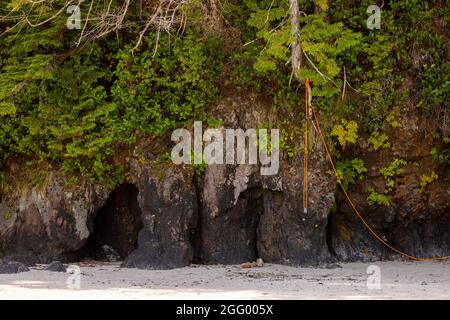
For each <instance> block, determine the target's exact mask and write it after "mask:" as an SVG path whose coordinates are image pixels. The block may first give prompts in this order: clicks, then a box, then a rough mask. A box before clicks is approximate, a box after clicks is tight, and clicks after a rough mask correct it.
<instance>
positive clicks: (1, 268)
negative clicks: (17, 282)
mask: <svg viewBox="0 0 450 320" xmlns="http://www.w3.org/2000/svg"><path fill="white" fill-rule="evenodd" d="M27 271H30V269H28V267H27V266H26V265H25V264H23V263H21V262H17V261H9V262H5V263H3V264H2V265H0V274H11V273H20V272H27Z"/></svg>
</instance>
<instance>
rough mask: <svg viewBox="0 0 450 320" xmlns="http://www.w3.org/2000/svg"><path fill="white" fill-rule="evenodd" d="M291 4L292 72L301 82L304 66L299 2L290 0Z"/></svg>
mask: <svg viewBox="0 0 450 320" xmlns="http://www.w3.org/2000/svg"><path fill="white" fill-rule="evenodd" d="M289 3H290V9H289V10H290V15H291V30H292V52H291V60H292V61H291V63H292V72H293V74H294V77H295V79H297V81H300V76H299V71H300V68H301V66H302V46H301V44H300V40H299V35H300V26H299V22H298V16H299V9H298V1H297V0H289Z"/></svg>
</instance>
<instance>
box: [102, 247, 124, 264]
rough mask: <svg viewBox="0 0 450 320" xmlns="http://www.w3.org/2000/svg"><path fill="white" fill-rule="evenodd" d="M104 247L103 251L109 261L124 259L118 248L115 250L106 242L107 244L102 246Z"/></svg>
mask: <svg viewBox="0 0 450 320" xmlns="http://www.w3.org/2000/svg"><path fill="white" fill-rule="evenodd" d="M102 249H103V253H104V256H105V258H106V260H107V261H110V262H117V261H121V260H122V258H121V257H120V255H119V254H118V253H117V252H116V250H114V249H113V248H111V247H110V246H108V245H106V244H105V245H103V246H102Z"/></svg>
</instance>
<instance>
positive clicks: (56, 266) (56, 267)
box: [45, 261, 66, 272]
mask: <svg viewBox="0 0 450 320" xmlns="http://www.w3.org/2000/svg"><path fill="white" fill-rule="evenodd" d="M45 270H47V271H53V272H66V267H65V266H64V265H63V264H62V263H61V261H53V262H52V263H50V264H49V265H48V266H47V267H46V268H45Z"/></svg>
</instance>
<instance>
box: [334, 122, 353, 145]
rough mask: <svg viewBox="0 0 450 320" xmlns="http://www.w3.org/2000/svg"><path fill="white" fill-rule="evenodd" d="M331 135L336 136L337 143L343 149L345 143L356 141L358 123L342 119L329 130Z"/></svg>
mask: <svg viewBox="0 0 450 320" xmlns="http://www.w3.org/2000/svg"><path fill="white" fill-rule="evenodd" d="M331 136H334V137H337V139H338V141H339V144H340V145H341V147H342V148H344V149H345V147H346V146H347V144H349V143H356V140H357V139H358V124H357V123H356V122H355V121H353V120H351V121H348V120H345V119H342V120H341V123H340V124H337V125H335V126H334V127H333V129H332V130H331Z"/></svg>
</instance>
